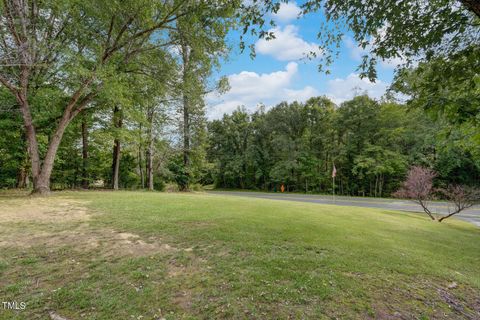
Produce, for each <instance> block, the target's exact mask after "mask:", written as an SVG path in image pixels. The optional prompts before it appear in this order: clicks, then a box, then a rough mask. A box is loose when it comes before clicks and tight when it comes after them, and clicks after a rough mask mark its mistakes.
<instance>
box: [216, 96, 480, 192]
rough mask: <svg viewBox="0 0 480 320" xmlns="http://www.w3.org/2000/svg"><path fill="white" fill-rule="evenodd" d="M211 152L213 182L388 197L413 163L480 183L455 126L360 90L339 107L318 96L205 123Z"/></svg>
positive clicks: (451, 178) (478, 166)
mask: <svg viewBox="0 0 480 320" xmlns="http://www.w3.org/2000/svg"><path fill="white" fill-rule="evenodd" d="M209 135H210V145H209V149H208V150H209V152H208V159H209V160H210V161H211V162H212V163H214V164H215V171H214V180H215V182H216V185H217V186H218V187H222V188H241V189H258V190H279V188H280V186H281V185H282V184H284V186H285V188H286V190H287V191H295V192H321V193H331V192H332V170H333V166H334V165H335V167H336V170H337V175H336V190H335V192H336V193H338V194H344V195H360V196H389V195H390V194H391V193H393V192H394V191H395V190H397V189H398V187H399V186H400V184H401V182H402V181H403V179H404V178H405V175H406V172H407V171H408V169H409V168H410V167H411V166H413V165H422V166H428V167H432V168H434V169H435V171H437V172H438V173H439V181H440V182H443V183H445V184H447V183H453V182H456V183H462V184H478V183H479V178H480V157H479V156H478V154H472V153H471V152H470V151H469V148H465V147H464V146H465V144H463V143H462V142H463V139H464V138H463V136H464V135H463V133H462V132H461V129H460V128H459V127H458V126H457V127H455V126H452V125H449V124H448V123H447V122H446V121H444V120H442V119H441V118H439V119H438V120H436V121H434V120H432V119H431V117H428V116H427V115H426V114H425V112H424V111H423V110H421V109H416V108H409V107H408V106H406V105H402V104H398V103H394V102H377V101H375V100H372V99H370V98H369V97H367V96H358V97H355V98H354V99H352V100H350V101H346V102H344V103H342V104H341V105H340V106H338V107H336V106H335V105H334V104H333V103H332V102H331V101H330V100H329V99H327V98H325V97H318V98H312V99H309V100H308V101H307V102H305V103H297V102H294V103H291V104H287V103H281V104H279V105H277V106H276V107H274V108H272V109H270V110H268V111H265V110H264V109H262V110H260V111H258V112H256V113H254V114H252V115H249V114H248V113H247V112H245V110H243V109H238V110H237V111H235V112H234V113H233V114H232V115H225V116H224V117H223V118H222V119H221V120H216V121H213V122H211V123H209Z"/></svg>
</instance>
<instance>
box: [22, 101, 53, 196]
mask: <svg viewBox="0 0 480 320" xmlns="http://www.w3.org/2000/svg"><path fill="white" fill-rule="evenodd" d="M16 98H17V102H18V103H19V105H20V111H21V113H22V117H23V125H24V128H25V135H26V139H27V151H28V156H29V157H30V161H31V163H32V180H33V188H34V190H37V189H39V190H40V189H42V190H44V191H45V188H37V187H38V179H39V175H40V154H39V152H38V142H37V135H36V132H35V126H34V125H33V121H32V115H31V114H30V108H29V106H28V102H27V98H26V95H24V94H21V93H18V94H17V95H16ZM47 189H48V186H47ZM47 191H48V190H47Z"/></svg>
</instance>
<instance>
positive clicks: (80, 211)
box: [0, 198, 90, 223]
mask: <svg viewBox="0 0 480 320" xmlns="http://www.w3.org/2000/svg"><path fill="white" fill-rule="evenodd" d="M85 204H86V203H85V202H81V201H75V200H70V199H69V200H66V199H49V198H24V199H22V200H21V201H18V200H16V201H11V202H10V201H8V202H3V203H0V223H12V222H39V223H60V222H71V221H86V220H88V219H89V218H90V215H89V214H88V213H87V209H86V208H85Z"/></svg>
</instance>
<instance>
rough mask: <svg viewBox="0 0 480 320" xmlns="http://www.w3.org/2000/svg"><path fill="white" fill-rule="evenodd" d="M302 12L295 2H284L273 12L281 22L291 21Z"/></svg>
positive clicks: (275, 17)
mask: <svg viewBox="0 0 480 320" xmlns="http://www.w3.org/2000/svg"><path fill="white" fill-rule="evenodd" d="M300 12H302V9H300V8H299V7H298V6H297V4H296V3H295V2H288V3H285V2H282V3H281V4H280V8H279V9H278V11H277V13H275V14H273V15H272V16H273V18H274V19H275V20H276V21H279V22H284V23H285V22H289V21H291V20H293V19H296V18H298V15H299V14H300Z"/></svg>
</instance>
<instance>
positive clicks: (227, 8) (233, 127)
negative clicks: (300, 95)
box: [0, 0, 480, 196]
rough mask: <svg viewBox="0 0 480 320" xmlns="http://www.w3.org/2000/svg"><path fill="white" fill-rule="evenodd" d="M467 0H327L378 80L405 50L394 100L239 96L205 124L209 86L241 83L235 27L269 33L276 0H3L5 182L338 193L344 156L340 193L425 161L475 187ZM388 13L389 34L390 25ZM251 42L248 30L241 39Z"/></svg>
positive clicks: (473, 54)
mask: <svg viewBox="0 0 480 320" xmlns="http://www.w3.org/2000/svg"><path fill="white" fill-rule="evenodd" d="M32 3H33V2H32ZM35 3H36V2H35ZM461 3H462V4H463V5H464V6H465V7H464V8H463V9H461V10H459V9H458V8H459V7H458V6H457V4H455V3H454V4H452V3H451V2H449V1H440V2H438V3H435V4H432V5H431V6H429V7H422V8H421V10H420V9H419V8H418V7H417V6H418V3H417V2H416V1H407V2H405V6H404V7H402V8H398V10H400V11H401V10H403V11H401V12H397V11H398V10H397V11H395V10H394V11H392V12H390V11H388V12H386V11H385V10H383V5H384V3H383V1H378V2H373V3H371V6H370V7H369V10H367V11H366V10H365V9H364V6H363V5H362V4H361V2H358V1H337V0H330V1H326V2H325V3H324V4H323V5H324V7H325V9H326V10H327V15H326V17H327V19H329V20H331V21H333V22H335V23H343V26H344V28H346V29H348V30H350V31H351V32H352V33H353V34H354V35H355V40H357V41H358V42H359V43H360V44H362V45H364V46H363V47H368V48H370V49H369V50H370V52H368V55H367V56H365V59H364V61H363V62H362V64H361V65H360V66H359V70H360V71H361V75H362V76H364V77H368V78H369V79H371V80H372V81H373V80H374V79H375V78H376V71H375V70H376V69H375V66H376V63H377V62H376V61H377V60H378V59H380V58H382V59H392V58H398V57H399V56H400V53H401V54H402V58H403V59H404V61H405V64H404V65H402V66H399V67H398V68H397V71H396V76H395V79H394V82H393V84H392V86H391V88H390V92H389V93H388V94H387V95H386V96H385V97H384V99H382V100H381V101H375V100H372V99H371V98H369V97H368V96H365V95H359V96H357V97H355V98H354V99H352V100H350V101H346V102H344V103H342V104H340V105H335V104H334V103H333V102H331V101H330V100H328V99H327V98H325V97H317V98H311V99H309V100H308V101H306V102H304V103H303V102H293V103H280V104H279V105H277V106H265V107H262V108H260V109H259V110H258V111H257V112H255V113H253V114H249V113H247V112H246V111H245V109H242V106H239V108H238V110H237V111H235V112H234V113H233V114H229V115H224V116H223V118H222V119H221V120H213V121H208V120H207V118H206V116H205V114H206V108H207V104H206V102H205V97H206V95H207V94H208V93H211V92H217V93H222V92H225V91H226V90H228V89H229V85H228V83H227V81H225V79H224V78H221V77H220V78H218V77H214V76H213V75H214V74H215V72H216V71H218V67H219V65H220V61H227V60H228V54H229V50H230V49H231V48H230V46H229V44H228V41H227V35H228V34H229V32H230V31H231V30H241V32H240V33H241V34H243V35H246V34H249V35H250V36H251V35H253V36H254V37H255V39H258V38H266V39H268V38H269V37H272V36H274V35H271V34H270V33H269V32H266V31H265V30H266V29H267V28H268V27H267V24H268V23H267V21H266V20H268V19H267V18H266V17H268V14H270V13H271V12H276V10H278V8H279V5H280V3H279V2H276V1H261V2H258V3H257V2H254V3H252V4H249V3H245V2H242V1H219V2H218V3H213V2H209V1H206V2H204V3H203V2H202V5H201V6H200V5H195V2H189V1H179V2H177V1H172V2H170V1H166V2H162V1H159V2H151V1H118V2H115V5H109V4H107V3H105V4H102V3H100V2H98V1H83V2H76V1H67V0H65V1H55V2H52V3H51V2H48V1H47V2H39V3H36V5H35V6H32V7H31V8H30V7H29V6H30V4H29V3H28V2H24V1H17V0H11V1H6V2H5V3H4V4H2V5H1V7H0V9H1V23H0V40H2V41H0V53H1V54H0V60H1V63H2V69H0V83H1V84H2V86H1V87H0V132H1V135H0V187H2V188H32V189H33V190H34V192H38V193H48V191H49V190H50V189H64V188H112V189H119V188H128V189H130V188H135V189H140V188H145V189H149V190H154V189H155V190H163V189H164V188H165V187H166V186H167V187H168V188H170V189H172V190H191V189H196V188H199V187H200V186H202V185H215V186H216V187H220V188H248V189H259V190H277V189H278V188H279V185H281V184H283V185H284V186H285V187H286V189H287V190H288V191H298V192H322V193H323V192H331V191H332V176H331V175H332V169H333V167H334V166H335V168H336V170H337V177H336V182H337V185H336V192H337V193H338V194H345V195H362V196H389V195H390V194H391V193H392V192H394V191H395V190H396V189H397V188H398V187H399V185H400V182H401V181H402V180H403V179H404V178H405V175H406V173H407V171H408V169H409V168H410V167H411V166H413V165H421V166H426V167H429V168H432V169H434V170H435V171H436V172H437V173H438V177H437V180H436V183H437V184H448V183H462V184H467V185H478V184H479V183H480V181H479V180H480V76H479V75H480V58H479V57H480V49H479V46H478V43H479V42H478V41H479V36H478V35H479V34H480V33H479V32H478V30H479V28H480V27H479V25H480V24H479V20H478V19H479V18H478V17H479V14H480V12H479V11H478V8H477V7H476V6H472V5H471V3H470V2H469V1H462V2H461ZM320 4H322V1H313V0H312V1H307V2H305V3H304V4H302V10H303V11H302V14H310V13H316V12H318V11H319V10H320V8H321V7H322V6H320ZM417 9H418V10H417ZM408 12H419V15H417V16H411V15H409V14H408ZM345 16H352V17H354V18H355V19H347V20H344V19H343V17H345ZM12 17H13V18H12ZM86 17H88V19H87V18H86ZM356 17H362V19H363V18H365V19H367V20H368V21H370V22H371V23H368V24H364V23H362V21H363V20H362V19H357V18H356ZM413 20H415V21H413ZM417 20H418V21H417ZM420 22H421V23H420ZM405 23H411V28H409V32H410V33H411V34H409V35H405V34H404V30H405ZM384 24H387V25H389V29H388V30H387V31H388V37H384V38H381V37H380V33H379V32H380V31H379V30H380V28H379V26H381V25H384ZM335 30H336V29H334V30H323V31H322V32H323V33H322V32H321V33H319V39H320V40H322V39H324V38H322V37H327V38H328V39H330V40H328V41H327V40H325V39H324V40H325V41H324V42H321V45H320V47H321V48H320V49H321V50H322V52H324V55H323V56H322V57H319V58H318V59H319V60H317V61H319V62H318V66H312V67H314V68H315V67H319V69H320V70H321V71H328V68H329V66H331V61H332V59H333V56H334V55H335V52H334V49H332V48H335V46H336V45H338V41H341V39H342V37H343V34H341V33H335V32H337V31H335ZM448 30H450V31H448ZM451 30H453V31H451ZM242 32H243V33H242ZM31 35H35V36H31ZM369 39H370V40H371V39H373V40H375V41H373V40H372V42H371V43H367V42H365V41H367V40H369ZM245 41H246V38H244V37H243V36H242V37H241V38H240V39H239V40H238V45H239V46H240V48H241V49H242V50H244V49H245V50H248V49H247V48H248V46H249V44H248V43H246V42H245ZM335 41H337V42H335ZM367 44H368V46H367ZM250 47H251V45H250ZM251 54H252V56H254V52H251ZM412 59H417V61H415V63H411V62H412ZM398 94H400V95H398ZM397 96H400V97H402V102H399V101H398V100H396V99H395V97H397Z"/></svg>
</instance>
